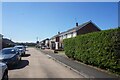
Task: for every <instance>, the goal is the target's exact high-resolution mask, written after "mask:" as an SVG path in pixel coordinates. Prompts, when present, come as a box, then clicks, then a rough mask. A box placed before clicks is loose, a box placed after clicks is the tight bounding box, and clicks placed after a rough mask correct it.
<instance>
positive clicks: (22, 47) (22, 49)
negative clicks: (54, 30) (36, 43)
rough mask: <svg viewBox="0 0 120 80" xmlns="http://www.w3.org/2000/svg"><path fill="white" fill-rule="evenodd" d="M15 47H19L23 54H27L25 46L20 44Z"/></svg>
mask: <svg viewBox="0 0 120 80" xmlns="http://www.w3.org/2000/svg"><path fill="white" fill-rule="evenodd" d="M14 48H18V49H19V53H20V54H21V56H23V55H25V51H26V48H25V46H22V45H18V46H15V47H14Z"/></svg>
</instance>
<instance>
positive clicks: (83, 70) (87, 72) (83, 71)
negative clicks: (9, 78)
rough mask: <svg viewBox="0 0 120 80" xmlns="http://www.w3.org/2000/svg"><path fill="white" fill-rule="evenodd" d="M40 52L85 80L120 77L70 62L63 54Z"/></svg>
mask: <svg viewBox="0 0 120 80" xmlns="http://www.w3.org/2000/svg"><path fill="white" fill-rule="evenodd" d="M39 50H40V49H39ZM40 51H41V52H43V53H44V54H47V55H49V56H51V57H52V58H54V59H55V60H57V61H59V62H61V63H62V64H65V65H67V66H69V67H70V68H71V69H73V70H74V71H76V72H78V73H79V74H80V75H82V76H84V77H85V78H115V79H116V78H117V79H120V77H119V78H118V75H115V74H112V73H110V72H108V71H106V70H102V69H100V68H96V67H93V66H90V65H86V64H83V63H81V62H78V61H75V60H72V59H70V58H68V57H67V56H65V55H64V54H57V53H54V52H53V50H50V49H45V50H40Z"/></svg>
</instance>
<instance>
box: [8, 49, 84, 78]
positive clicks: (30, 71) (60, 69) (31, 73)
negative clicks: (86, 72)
mask: <svg viewBox="0 0 120 80" xmlns="http://www.w3.org/2000/svg"><path fill="white" fill-rule="evenodd" d="M9 78H83V76H81V75H79V74H77V73H76V72H74V71H72V70H70V69H68V68H66V67H65V66H63V65H61V64H60V63H57V62H55V61H54V60H52V59H51V58H50V56H48V55H45V54H43V53H42V52H40V51H38V50H36V49H34V48H28V49H27V52H26V55H25V56H24V57H22V61H21V62H20V63H19V64H18V65H16V66H14V67H13V68H11V69H10V70H9Z"/></svg>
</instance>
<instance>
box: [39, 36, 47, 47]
mask: <svg viewBox="0 0 120 80" xmlns="http://www.w3.org/2000/svg"><path fill="white" fill-rule="evenodd" d="M39 46H40V47H42V46H45V47H46V48H49V38H46V39H44V40H42V41H40V43H39Z"/></svg>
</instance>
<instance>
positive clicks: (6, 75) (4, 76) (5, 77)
mask: <svg viewBox="0 0 120 80" xmlns="http://www.w3.org/2000/svg"><path fill="white" fill-rule="evenodd" d="M2 80H8V72H7V71H6V72H5V73H4V75H3V77H2Z"/></svg>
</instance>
